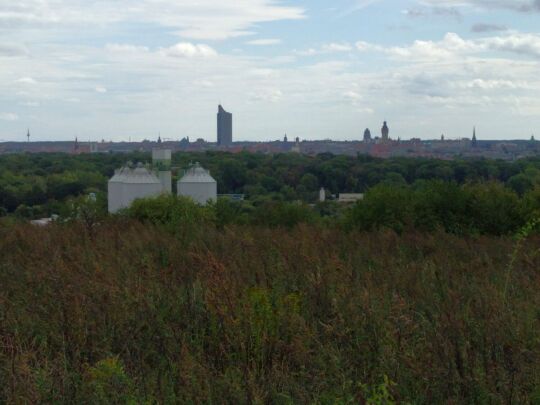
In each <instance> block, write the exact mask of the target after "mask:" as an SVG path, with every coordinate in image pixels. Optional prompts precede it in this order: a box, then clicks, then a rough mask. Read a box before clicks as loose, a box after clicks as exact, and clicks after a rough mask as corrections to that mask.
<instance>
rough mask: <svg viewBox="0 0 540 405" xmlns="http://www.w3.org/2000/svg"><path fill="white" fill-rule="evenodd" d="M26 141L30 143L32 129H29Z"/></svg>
mask: <svg viewBox="0 0 540 405" xmlns="http://www.w3.org/2000/svg"><path fill="white" fill-rule="evenodd" d="M26 141H27V142H30V128H28V132H27V133H26Z"/></svg>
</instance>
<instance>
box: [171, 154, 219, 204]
mask: <svg viewBox="0 0 540 405" xmlns="http://www.w3.org/2000/svg"><path fill="white" fill-rule="evenodd" d="M177 186H178V188H177V190H178V195H179V196H186V197H191V198H192V199H193V200H194V201H195V202H197V203H199V204H201V205H206V203H208V201H216V200H217V182H216V180H214V178H213V177H212V176H210V172H209V171H208V170H205V169H204V168H202V167H201V165H200V164H199V163H196V164H194V165H193V166H191V167H190V168H189V169H188V170H186V172H185V174H184V177H182V178H181V179H180V180H178V183H177Z"/></svg>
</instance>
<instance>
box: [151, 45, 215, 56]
mask: <svg viewBox="0 0 540 405" xmlns="http://www.w3.org/2000/svg"><path fill="white" fill-rule="evenodd" d="M160 53H161V54H162V55H165V56H170V57H174V58H209V57H215V56H217V52H216V51H215V50H214V49H213V48H212V47H210V46H208V45H204V44H192V43H189V42H180V43H178V44H176V45H173V46H171V47H170V48H162V49H160Z"/></svg>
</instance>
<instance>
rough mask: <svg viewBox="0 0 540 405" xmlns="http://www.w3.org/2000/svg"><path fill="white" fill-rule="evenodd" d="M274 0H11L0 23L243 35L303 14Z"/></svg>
mask: <svg viewBox="0 0 540 405" xmlns="http://www.w3.org/2000/svg"><path fill="white" fill-rule="evenodd" d="M280 3H281V2H280V1H276V0H235V1H218V0H198V1H196V2H194V1H175V0H139V1H134V0H115V1H97V0H17V2H12V1H3V2H0V27H4V28H7V29H22V28H25V27H26V28H33V29H36V28H43V29H45V28H47V27H49V26H53V25H54V26H55V27H73V28H74V27H77V26H80V25H89V26H93V27H100V26H101V27H107V26H110V25H113V24H122V23H137V24H140V23H146V24H157V25H159V26H163V27H168V28H172V29H174V30H176V32H177V33H178V35H181V36H183V37H187V38H193V39H199V40H223V39H227V38H233V37H237V36H240V35H245V34H247V33H249V32H251V29H252V28H253V27H255V26H256V25H257V24H260V23H264V22H270V21H279V20H297V19H302V18H305V14H304V10H303V9H302V8H300V7H289V6H284V5H281V4H280Z"/></svg>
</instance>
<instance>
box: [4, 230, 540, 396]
mask: <svg viewBox="0 0 540 405" xmlns="http://www.w3.org/2000/svg"><path fill="white" fill-rule="evenodd" d="M519 246H520V248H519V249H518V250H517V251H516V250H515V249H514V247H515V242H514V241H513V240H512V239H510V238H495V237H477V238H463V237H456V236H452V235H448V234H445V233H437V234H433V235H427V234H416V233H413V234H410V233H409V234H407V233H405V234H403V235H402V236H398V235H396V234H395V233H393V232H391V231H374V232H371V233H344V232H340V231H339V230H337V229H334V230H331V229H325V228H322V227H315V226H306V225H304V226H299V227H295V228H294V229H292V230H284V229H279V228H278V229H266V228H258V227H249V226H233V227H226V228H225V229H223V230H216V229H215V228H213V227H208V228H207V229H206V228H204V229H199V230H198V232H194V234H193V235H190V236H189V237H187V236H179V235H176V236H173V235H172V234H171V233H168V232H165V231H163V230H162V229H159V228H157V227H153V226H149V225H142V224H141V223H139V222H137V221H132V220H108V222H107V223H106V224H102V225H101V226H99V227H98V228H96V229H94V231H93V232H92V235H90V236H89V235H87V233H86V230H85V228H84V227H83V226H80V225H78V224H76V223H75V224H69V225H54V226H51V227H49V228H46V229H36V228H33V227H30V226H26V225H9V226H3V227H2V225H0V381H2V384H0V402H8V403H38V402H46V403H51V402H57V403H58V402H61V403H127V402H134V403H139V402H147V403H358V402H365V401H370V402H371V403H375V402H376V401H377V400H376V398H377V397H381V395H379V394H380V393H381V392H383V391H385V390H389V391H390V395H389V397H393V398H394V399H395V400H396V401H397V402H399V403H403V402H409V403H416V404H433V403H449V404H452V403H453V404H458V403H494V404H496V403H501V404H502V403H508V404H510V403H515V404H524V403H534V401H539V400H540V388H539V387H540V340H539V338H538V336H539V330H540V328H539V327H540V312H539V308H540V293H539V291H538V286H540V251H539V246H540V239H539V238H538V237H530V238H528V240H525V241H524V242H523V243H521V244H520V245H519ZM511 263H512V264H511ZM385 381H386V382H385ZM377 387H380V389H379V388H377ZM381 402H382V401H381ZM536 403H538V402H536Z"/></svg>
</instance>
